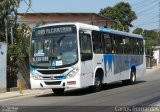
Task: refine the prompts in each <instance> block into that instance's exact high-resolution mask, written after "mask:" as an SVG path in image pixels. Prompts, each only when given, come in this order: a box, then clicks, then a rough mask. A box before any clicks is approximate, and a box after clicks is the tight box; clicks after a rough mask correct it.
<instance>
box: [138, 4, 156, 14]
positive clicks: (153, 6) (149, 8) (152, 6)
mask: <svg viewBox="0 0 160 112" xmlns="http://www.w3.org/2000/svg"><path fill="white" fill-rule="evenodd" d="M155 6H157V3H154V4H152V5H151V6H150V7H148V8H146V9H144V10H142V11H139V12H137V14H141V13H143V12H146V11H148V10H153V9H154V8H156V7H155Z"/></svg>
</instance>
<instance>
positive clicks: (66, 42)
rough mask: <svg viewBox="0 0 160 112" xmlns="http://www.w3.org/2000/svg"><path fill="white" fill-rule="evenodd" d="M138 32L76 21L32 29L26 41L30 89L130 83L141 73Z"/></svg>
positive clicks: (142, 59)
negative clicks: (28, 50) (117, 82)
mask: <svg viewBox="0 0 160 112" xmlns="http://www.w3.org/2000/svg"><path fill="white" fill-rule="evenodd" d="M145 68H146V61H145V52H144V39H143V37H142V36H141V35H137V34H131V33H126V32H122V31H116V30H113V29H110V28H105V27H99V26H94V25H88V24H84V23H79V22H75V23H74V22H73V23H69V22H66V23H54V24H47V25H42V26H38V27H34V28H33V32H32V37H31V40H30V83H31V88H32V89H34V88H50V89H52V90H53V92H54V93H55V94H61V93H63V92H64V90H65V89H68V88H70V89H76V88H77V89H78V88H85V87H92V89H93V90H94V91H100V90H101V86H102V84H109V83H112V82H116V81H122V83H124V84H134V83H135V82H136V78H137V77H140V76H143V75H144V74H145Z"/></svg>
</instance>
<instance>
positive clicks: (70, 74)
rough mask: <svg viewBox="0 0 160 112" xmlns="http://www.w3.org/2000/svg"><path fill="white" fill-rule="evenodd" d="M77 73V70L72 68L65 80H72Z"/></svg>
mask: <svg viewBox="0 0 160 112" xmlns="http://www.w3.org/2000/svg"><path fill="white" fill-rule="evenodd" d="M78 72H79V68H74V69H73V70H72V71H71V72H69V73H68V75H67V78H73V77H74V76H75V75H76V74H77V73H78Z"/></svg>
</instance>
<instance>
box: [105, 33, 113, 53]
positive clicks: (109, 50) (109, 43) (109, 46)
mask: <svg viewBox="0 0 160 112" xmlns="http://www.w3.org/2000/svg"><path fill="white" fill-rule="evenodd" d="M103 38H104V53H112V41H111V37H110V35H109V34H105V33H104V34H103Z"/></svg>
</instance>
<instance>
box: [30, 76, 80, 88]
mask: <svg viewBox="0 0 160 112" xmlns="http://www.w3.org/2000/svg"><path fill="white" fill-rule="evenodd" d="M30 82H31V89H35V88H80V86H79V83H78V82H79V81H77V80H76V79H63V80H35V79H33V78H30Z"/></svg>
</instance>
